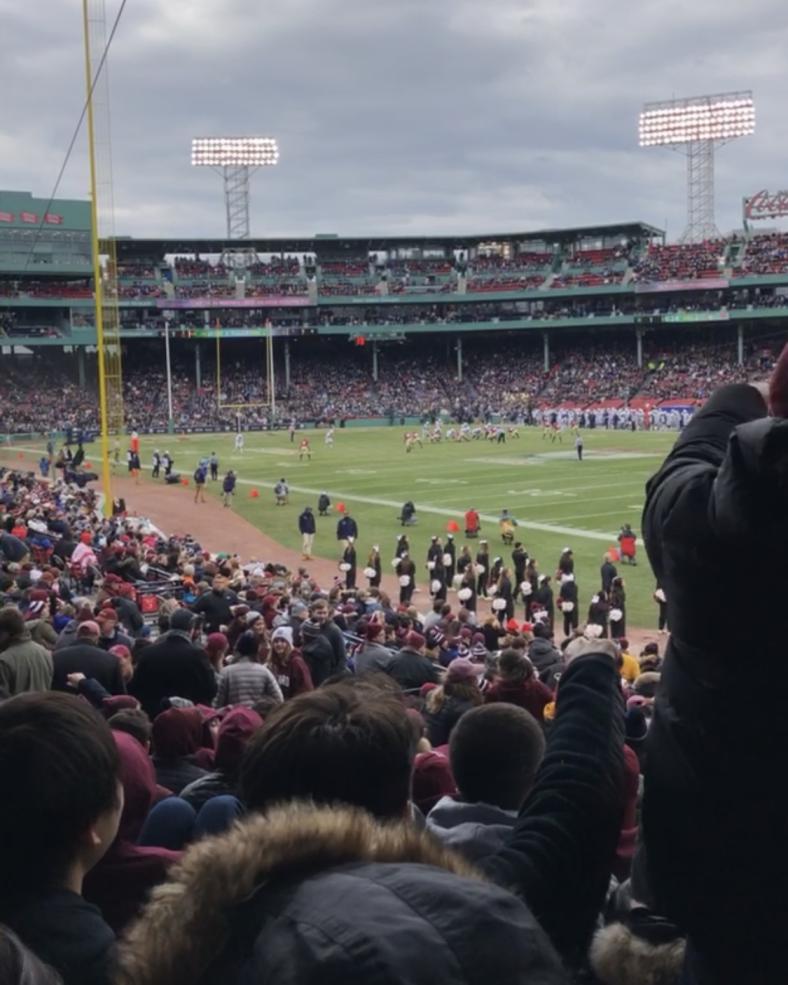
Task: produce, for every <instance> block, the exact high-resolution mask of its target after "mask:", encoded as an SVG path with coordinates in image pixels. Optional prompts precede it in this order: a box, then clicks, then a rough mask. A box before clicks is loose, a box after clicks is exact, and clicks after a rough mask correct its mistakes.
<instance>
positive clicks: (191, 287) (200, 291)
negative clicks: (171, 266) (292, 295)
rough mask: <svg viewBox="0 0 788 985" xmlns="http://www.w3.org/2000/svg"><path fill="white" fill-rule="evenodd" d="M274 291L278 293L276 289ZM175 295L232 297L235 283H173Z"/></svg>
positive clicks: (179, 296)
mask: <svg viewBox="0 0 788 985" xmlns="http://www.w3.org/2000/svg"><path fill="white" fill-rule="evenodd" d="M276 293H277V294H278V293H279V290H278V289H277V292H276ZM282 293H286V292H282ZM175 296H176V297H178V298H232V297H235V284H226V283H225V284H221V283H218V282H214V281H207V280H203V281H191V282H190V283H188V284H180V283H179V284H176V285H175Z"/></svg>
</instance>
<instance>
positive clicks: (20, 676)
mask: <svg viewBox="0 0 788 985" xmlns="http://www.w3.org/2000/svg"><path fill="white" fill-rule="evenodd" d="M51 687H52V654H51V653H50V652H49V650H46V649H45V648H44V647H43V646H41V645H40V644H38V643H34V642H33V640H32V639H31V638H30V634H29V633H28V632H25V634H24V636H20V637H18V638H17V639H15V640H12V642H11V643H10V644H9V645H8V646H7V647H6V648H5V649H4V650H3V651H2V652H0V690H5V691H7V692H8V693H9V694H10V695H12V696H13V695H15V694H22V692H23V691H48V690H49V689H50V688H51Z"/></svg>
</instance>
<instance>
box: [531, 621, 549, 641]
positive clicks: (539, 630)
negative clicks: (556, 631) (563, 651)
mask: <svg viewBox="0 0 788 985" xmlns="http://www.w3.org/2000/svg"><path fill="white" fill-rule="evenodd" d="M532 632H533V634H534V637H536V638H537V639H542V640H549V639H550V637H551V636H552V635H553V631H552V630H551V629H550V624H549V623H547V622H537V623H534V628H533V630H532Z"/></svg>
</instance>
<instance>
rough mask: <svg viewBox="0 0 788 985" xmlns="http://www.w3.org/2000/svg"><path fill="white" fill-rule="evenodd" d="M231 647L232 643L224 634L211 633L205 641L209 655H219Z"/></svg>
mask: <svg viewBox="0 0 788 985" xmlns="http://www.w3.org/2000/svg"><path fill="white" fill-rule="evenodd" d="M229 645H230V641H229V640H228V639H227V637H226V636H225V635H224V633H209V634H208V638H207V639H206V641H205V649H206V650H207V651H208V653H219V652H220V651H221V650H226V649H227V647H228V646H229Z"/></svg>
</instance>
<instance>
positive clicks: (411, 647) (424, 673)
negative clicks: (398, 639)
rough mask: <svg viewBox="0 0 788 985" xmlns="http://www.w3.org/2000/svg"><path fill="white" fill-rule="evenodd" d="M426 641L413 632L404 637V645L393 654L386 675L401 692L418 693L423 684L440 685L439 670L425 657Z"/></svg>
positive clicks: (440, 676)
mask: <svg viewBox="0 0 788 985" xmlns="http://www.w3.org/2000/svg"><path fill="white" fill-rule="evenodd" d="M426 647H427V641H426V639H425V638H424V637H423V636H422V635H421V633H417V632H416V631H415V630H411V631H410V632H409V633H408V634H407V636H406V637H405V645H404V646H403V647H402V649H401V650H400V651H399V652H398V653H395V654H394V659H393V660H392V662H391V666H390V667H389V670H388V673H389V674H391V676H392V677H393V678H394V680H395V681H396V682H397V684H399V686H400V687H401V688H402V690H403V691H418V690H419V688H420V687H421V686H422V685H423V684H440V682H441V680H442V679H443V672H442V671H441V668H440V667H439V666H438V665H437V664H435V663H433V662H432V660H430V658H429V657H428V656H427V655H426V652H425V651H426Z"/></svg>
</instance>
